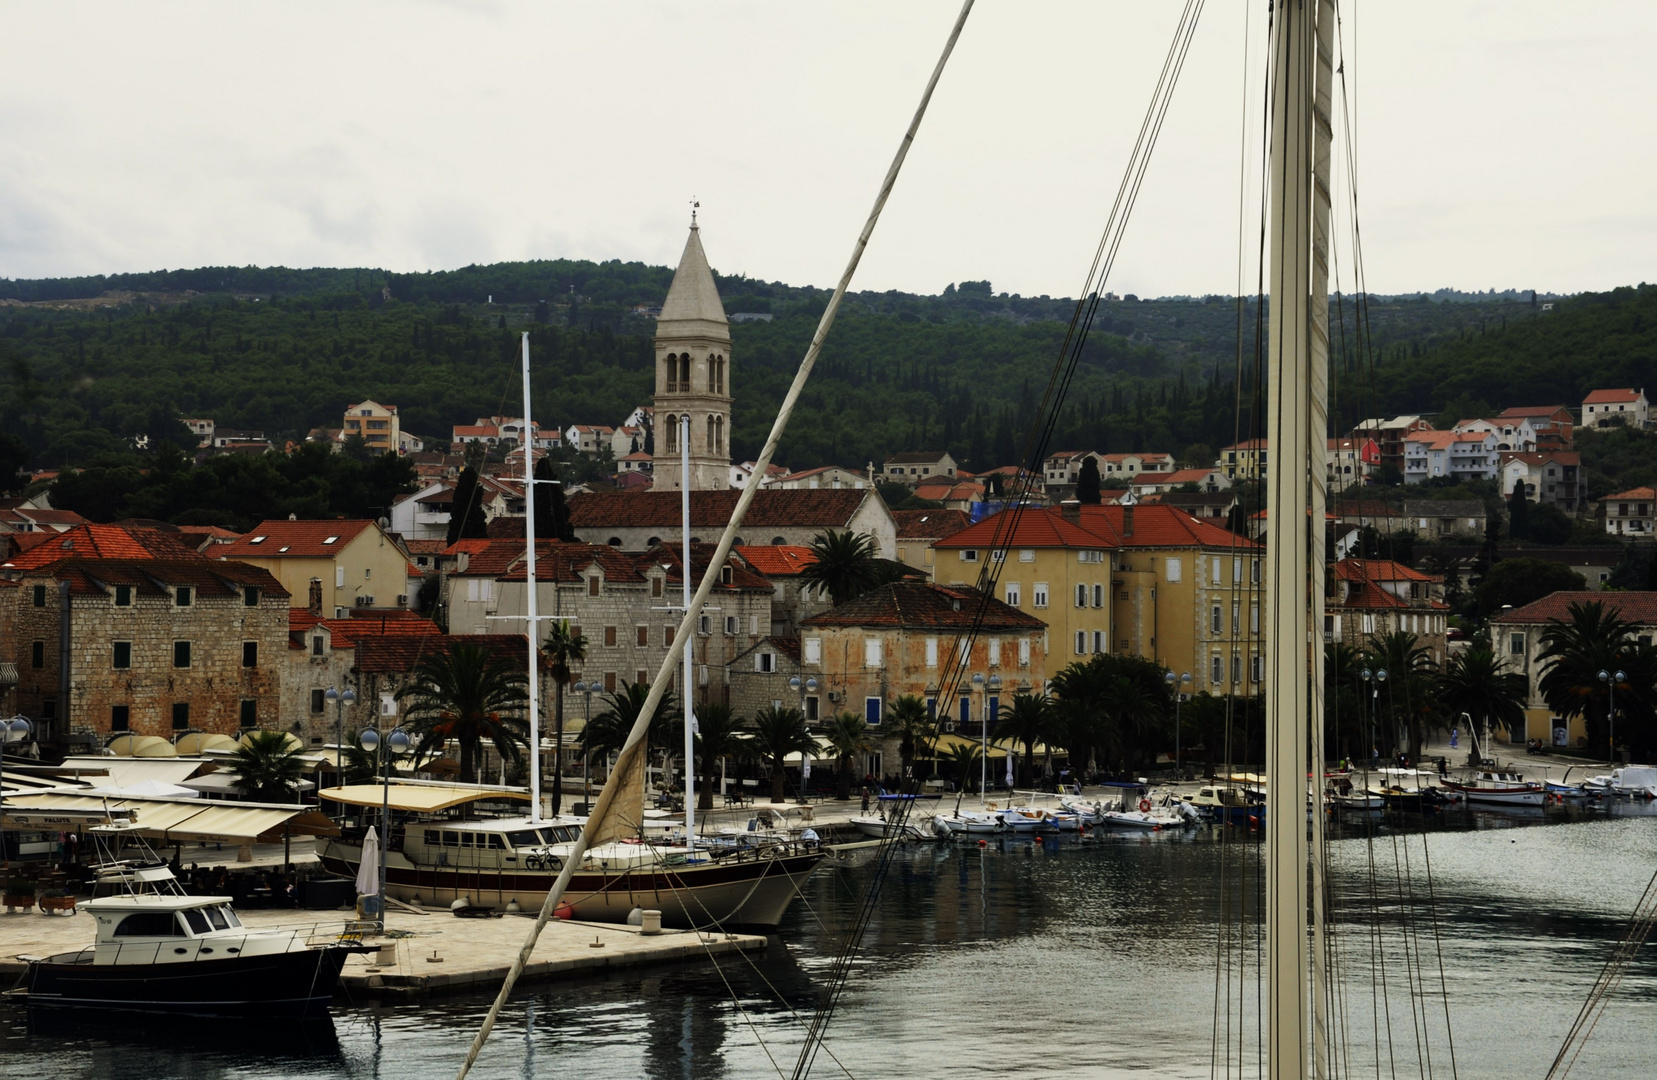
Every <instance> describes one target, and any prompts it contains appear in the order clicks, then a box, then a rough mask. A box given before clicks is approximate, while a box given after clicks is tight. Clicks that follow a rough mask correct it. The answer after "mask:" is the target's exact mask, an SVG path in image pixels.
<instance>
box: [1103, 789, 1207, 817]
mask: <svg viewBox="0 0 1657 1080" xmlns="http://www.w3.org/2000/svg"><path fill="white" fill-rule="evenodd" d="M1104 786H1105V787H1106V788H1109V789H1111V791H1112V792H1113V793H1114V794H1115V795H1116V798H1115V799H1114V800H1111V799H1106V800H1105V801H1104V802H1103V803H1102V804H1101V808H1100V812H1099V818H1100V824H1101V825H1104V826H1105V827H1106V828H1111V829H1177V828H1180V827H1182V826H1185V825H1193V824H1196V823H1197V822H1198V821H1200V820H1201V815H1200V813H1198V812H1197V811H1196V810H1194V809H1192V810H1187V809H1186V808H1185V805H1184V804H1183V803H1180V802H1179V801H1178V800H1175V799H1171V798H1166V797H1165V798H1163V799H1162V800H1160V803H1159V802H1158V800H1155V799H1153V798H1152V794H1151V790H1150V788H1148V787H1146V786H1145V785H1144V784H1140V783H1137V782H1134V781H1126V780H1115V781H1107V782H1106V783H1105V785H1104Z"/></svg>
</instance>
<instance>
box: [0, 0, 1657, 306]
mask: <svg viewBox="0 0 1657 1080" xmlns="http://www.w3.org/2000/svg"><path fill="white" fill-rule="evenodd" d="M957 6H958V5H957V4H956V3H955V2H954V0H944V2H936V3H934V2H921V0H905V2H903V3H891V2H890V0H881V2H871V3H864V4H856V3H835V4H798V3H787V4H785V3H775V2H773V3H767V4H760V3H710V2H707V0H699V2H696V3H675V4H666V3H614V4H585V5H580V6H568V5H555V4H550V3H521V4H519V3H503V2H493V0H452V2H448V3H440V2H426V3H415V2H404V3H397V4H392V3H384V4H377V3H369V2H352V3H337V2H331V3H303V2H294V0H285V2H283V3H280V4H270V3H265V4H230V3H197V4H183V3H166V2H157V0H147V2H145V3H142V4H131V3H76V2H71V0H52V2H51V3H39V2H38V0H28V2H11V0H4V2H0V16H3V19H4V26H5V32H4V34H3V35H0V276H7V277H42V276H57V275H69V274H86V273H106V272H116V271H135V270H149V269H156V268H162V267H169V268H170V267H189V266H200V265H222V264H227V263H228V264H237V265H241V264H259V265H271V264H286V265H289V266H381V267H386V268H389V269H394V270H423V269H444V268H452V267H457V266H464V265H467V264H469V263H487V262H497V261H502V260H512V259H526V258H556V257H572V258H590V259H608V258H621V259H642V260H647V261H650V262H656V263H672V262H673V261H675V260H676V259H677V257H678V253H679V250H680V248H681V247H682V246H683V242H684V232H683V230H684V226H685V225H686V224H687V219H688V217H689V208H688V203H689V200H690V199H691V198H692V197H693V196H694V197H696V198H699V199H700V200H701V202H702V224H703V226H704V228H703V239H704V243H705V246H706V248H707V251H708V255H709V258H710V260H711V261H712V263H713V264H714V266H715V267H716V268H717V269H719V270H720V271H722V272H725V273H738V272H740V273H746V274H749V275H752V276H755V277H761V278H767V279H773V280H781V281H787V282H790V283H795V284H817V285H832V284H833V282H834V280H835V278H836V277H837V276H838V274H839V271H840V268H841V266H842V265H843V263H844V261H845V258H846V256H847V253H848V251H849V249H850V246H851V243H852V240H853V239H854V237H855V235H856V232H857V229H858V227H859V225H860V224H861V222H862V220H863V217H864V215H865V214H866V212H867V209H868V206H869V203H870V201H871V199H872V197H873V195H874V191H875V187H876V185H877V183H878V182H879V179H880V177H881V175H882V173H883V172H884V170H885V168H886V165H887V162H888V160H889V159H890V156H891V154H892V151H893V149H894V148H895V145H896V142H897V139H898V137H899V135H900V134H901V133H902V130H903V127H904V125H905V123H906V122H907V121H908V118H909V116H910V114H911V112H912V110H913V109H914V106H915V102H916V100H917V98H918V96H919V93H920V90H921V87H922V86H923V85H924V82H925V78H926V75H927V73H928V71H929V70H930V68H931V66H932V64H933V62H934V61H935V59H936V57H937V53H938V50H939V49H940V47H941V46H942V43H943V40H944V37H945V35H946V34H947V32H948V29H949V26H950V23H951V22H952V20H953V18H954V15H955V12H956V10H957ZM1264 7H1265V2H1264V0H1252V2H1250V0H1213V2H1211V3H1209V4H1208V7H1207V11H1206V13H1205V15H1204V19H1203V23H1202V25H1201V27H1200V28H1199V31H1198V34H1197V40H1196V43H1195V45H1194V47H1193V49H1192V52H1191V56H1190V60H1189V61H1188V64H1187V67H1186V70H1185V76H1184V79H1183V80H1182V82H1181V84H1180V86H1179V89H1178V93H1177V95H1176V98H1175V102H1174V106H1173V109H1172V111H1171V113H1170V114H1169V119H1168V123H1167V126H1166V128H1165V129H1164V134H1163V138H1162V141H1161V144H1160V145H1159V147H1158V149H1157V154H1156V158H1155V160H1154V162H1153V164H1152V167H1151V171H1150V174H1149V177H1148V180H1147V182H1146V187H1145V192H1144V195H1143V196H1142V197H1141V199H1140V202H1139V205H1138V208H1137V210H1136V212H1135V215H1134V217H1133V220H1132V223H1131V225H1130V228H1129V232H1128V238H1127V242H1126V243H1125V244H1124V246H1123V248H1122V251H1121V254H1120V257H1119V260H1118V263H1117V271H1116V274H1115V276H1114V277H1113V279H1112V285H1113V287H1115V288H1117V289H1118V291H1124V292H1127V291H1131V292H1138V293H1140V294H1143V295H1165V294H1174V293H1209V292H1219V293H1230V292H1232V291H1233V290H1234V289H1235V287H1236V281H1237V275H1238V270H1237V264H1238V241H1237V236H1238V200H1239V173H1240V170H1241V166H1242V163H1241V160H1240V145H1241V143H1242V141H1243V138H1244V132H1245V123H1247V125H1248V130H1249V132H1250V133H1251V134H1252V137H1253V138H1255V139H1256V140H1257V138H1258V121H1257V120H1252V121H1245V117H1244V111H1243V104H1242V102H1243V100H1244V98H1243V95H1242V90H1243V86H1244V77H1245V72H1244V66H1243V64H1244V56H1245V52H1246V51H1247V49H1246V47H1245V14H1247V15H1248V16H1249V20H1250V21H1252V22H1253V23H1255V24H1260V23H1262V22H1263V11H1264ZM1178 14H1179V5H1177V4H1175V3H1172V2H1165V3H1149V4H1146V3H1128V2H1126V0H1110V2H1105V0H1090V2H1085V3H1076V4H1065V3H1057V2H1044V3H1039V4H1031V3H1011V2H1008V0H982V2H981V3H980V4H979V5H978V7H977V9H976V10H975V12H974V13H973V16H972V18H971V19H970V20H969V22H968V25H967V28H966V31H965V33H964V35H963V36H962V39H961V43H960V46H959V48H958V49H957V50H956V53H955V57H954V59H953V61H952V62H951V66H950V68H949V70H948V71H946V73H945V75H944V79H943V82H942V84H941V85H940V87H939V91H938V94H937V96H936V97H935V98H934V101H933V106H932V111H931V113H930V114H929V116H928V118H927V121H926V123H925V125H924V126H923V127H922V129H921V134H920V137H919V140H918V141H917V144H916V146H915V148H914V151H913V152H912V153H911V155H910V158H909V164H908V167H907V169H906V171H905V173H904V175H903V177H902V178H901V179H900V181H899V184H898V188H897V191H896V194H895V195H894V197H893V198H892V200H891V202H890V203H889V204H888V207H887V210H886V214H885V217H884V218H883V220H882V223H881V226H880V229H879V230H878V231H877V233H876V236H875V240H874V243H873V245H872V247H871V249H870V251H869V254H868V256H867V257H866V258H865V259H864V262H863V267H862V270H861V272H860V276H859V278H858V281H857V282H856V287H860V288H871V289H888V288H897V289H904V290H912V291H919V292H935V291H937V290H939V289H941V288H942V287H943V286H944V285H946V284H948V283H949V282H952V281H959V280H966V279H983V278H988V279H990V280H991V281H992V282H993V283H994V286H995V288H996V289H997V290H998V291H1002V290H1005V291H1012V292H1020V293H1024V294H1027V295H1037V294H1043V293H1047V294H1051V295H1055V296H1058V295H1066V296H1068V295H1073V294H1074V293H1075V292H1076V291H1077V289H1078V288H1079V287H1080V283H1081V280H1082V277H1083V274H1084V271H1085V269H1086V264H1087V260H1088V258H1089V256H1090V254H1091V252H1092V249H1093V246H1094V244H1095V243H1096V242H1097V239H1098V233H1099V230H1100V229H1101V227H1102V225H1103V223H1104V220H1105V216H1106V213H1107V211H1108V209H1109V198H1110V196H1111V194H1112V193H1114V191H1115V189H1116V185H1117V183H1118V180H1119V178H1120V176H1121V173H1122V169H1123V167H1124V164H1125V162H1126V156H1127V153H1128V149H1129V147H1130V145H1131V140H1132V138H1133V135H1134V133H1135V132H1136V130H1137V128H1138V125H1139V120H1140V117H1141V115H1142V113H1143V111H1144V109H1145V105H1146V102H1147V100H1148V99H1149V97H1150V94H1151V90H1152V87H1153V84H1154V80H1155V75H1156V71H1157V69H1158V68H1159V67H1160V65H1161V62H1162V57H1163V54H1164V53H1165V51H1166V50H1167V47H1168V42H1169V39H1170V37H1171V35H1172V32H1173V28H1174V25H1175V22H1176V20H1177V18H1178ZM1343 22H1344V30H1345V39H1346V51H1345V64H1346V76H1347V79H1348V86H1349V87H1351V86H1352V85H1353V81H1354V80H1355V81H1356V106H1357V117H1358V119H1357V125H1356V129H1357V133H1358V139H1357V156H1358V170H1357V171H1358V179H1359V196H1360V199H1359V209H1360V223H1361V226H1362V229H1363V237H1364V250H1365V256H1366V260H1367V263H1366V265H1367V271H1368V278H1369V285H1370V287H1371V288H1372V289H1376V290H1378V291H1383V292H1397V291H1406V290H1415V289H1432V288H1436V287H1440V286H1453V287H1457V288H1463V289H1483V288H1488V287H1496V288H1507V287H1517V288H1539V289H1544V290H1554V291H1561V292H1574V291H1580V290H1584V289H1601V288H1608V287H1611V286H1615V285H1619V284H1632V283H1636V282H1639V281H1643V280H1646V279H1648V278H1657V272H1654V271H1653V270H1652V269H1651V264H1652V261H1653V253H1654V252H1657V209H1654V206H1657V203H1654V199H1653V195H1654V190H1653V189H1654V187H1657V160H1654V159H1657V139H1654V138H1653V135H1654V128H1657V120H1654V118H1653V117H1654V108H1653V105H1654V103H1657V63H1654V62H1653V59H1652V58H1653V57H1654V56H1657V4H1651V3H1649V2H1630V0H1620V2H1617V0H1614V2H1606V3H1599V4H1592V5H1588V4H1575V3H1560V2H1558V0H1548V2H1542V0H1504V2H1500V3H1497V2H1491V3H1472V2H1468V3H1454V2H1450V0H1385V2H1383V3H1375V2H1373V0H1364V2H1362V3H1357V2H1349V3H1348V4H1347V6H1346V7H1345V9H1344V13H1343ZM1261 34H1262V27H1261V26H1259V25H1256V26H1255V27H1254V29H1253V30H1252V31H1251V33H1250V38H1249V40H1250V41H1251V42H1253V45H1254V50H1253V51H1254V60H1252V61H1251V64H1254V65H1257V63H1258V52H1259V48H1258V46H1259V41H1260V38H1261ZM1354 38H1355V41H1354ZM1248 80H1249V83H1250V90H1251V92H1250V94H1249V98H1250V99H1251V100H1252V99H1257V98H1258V97H1259V94H1260V90H1259V81H1260V80H1259V73H1258V71H1257V70H1256V67H1255V66H1251V67H1250V68H1249V70H1248ZM1342 260H1343V267H1344V266H1347V265H1349V259H1348V258H1347V257H1346V256H1343V257H1342ZM1251 276H1252V275H1251ZM1249 287H1250V286H1248V285H1245V288H1249ZM1348 287H1350V286H1348Z"/></svg>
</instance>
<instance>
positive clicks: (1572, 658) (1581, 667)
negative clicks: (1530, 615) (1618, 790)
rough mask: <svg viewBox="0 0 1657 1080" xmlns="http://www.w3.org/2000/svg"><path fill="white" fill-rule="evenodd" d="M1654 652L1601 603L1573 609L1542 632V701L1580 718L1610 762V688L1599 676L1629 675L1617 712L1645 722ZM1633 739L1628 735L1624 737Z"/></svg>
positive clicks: (1619, 693) (1562, 713)
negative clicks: (1640, 642) (1637, 641)
mask: <svg viewBox="0 0 1657 1080" xmlns="http://www.w3.org/2000/svg"><path fill="white" fill-rule="evenodd" d="M1651 653H1652V650H1651V647H1650V646H1640V645H1638V644H1636V642H1635V641H1634V627H1633V625H1632V624H1630V623H1627V622H1624V621H1623V619H1622V618H1621V617H1620V616H1619V615H1618V614H1617V613H1616V612H1614V611H1610V610H1607V609H1606V606H1605V604H1604V603H1603V602H1602V601H1599V600H1592V601H1589V602H1587V603H1575V604H1572V605H1571V606H1570V608H1569V609H1568V611H1567V613H1566V618H1565V619H1563V620H1560V619H1550V620H1548V628H1547V629H1546V630H1544V631H1543V632H1542V652H1541V654H1540V655H1539V656H1538V661H1539V662H1540V663H1541V664H1542V665H1543V666H1544V670H1543V672H1542V679H1541V682H1540V684H1539V686H1538V689H1540V690H1541V691H1542V700H1543V701H1545V702H1546V703H1547V705H1548V708H1549V709H1552V710H1553V711H1554V712H1555V713H1557V714H1559V715H1560V716H1566V717H1570V716H1581V717H1582V720H1583V725H1584V726H1585V727H1586V728H1587V730H1588V741H1589V743H1590V745H1593V746H1595V747H1599V748H1604V749H1606V750H1607V754H1606V756H1607V757H1610V756H1611V754H1610V749H1611V748H1610V746H1609V740H1610V723H1609V721H1610V708H1611V700H1610V698H1611V687H1610V681H1609V680H1607V681H1605V682H1602V681H1601V680H1600V677H1599V673H1600V672H1602V671H1606V672H1614V671H1622V672H1624V673H1625V674H1627V675H1628V676H1629V677H1628V678H1627V679H1626V680H1624V681H1623V682H1620V683H1618V684H1617V713H1618V715H1624V714H1627V713H1632V714H1634V715H1636V716H1639V717H1641V718H1642V719H1644V718H1645V717H1647V716H1648V715H1649V714H1650V712H1651V706H1652V682H1653V674H1654V673H1653V671H1652V670H1651V667H1652V663H1653V660H1652V656H1651ZM1628 734H1629V732H1627V731H1626V730H1625V734H1624V737H1625V738H1626V737H1627V735H1628ZM1642 741H1643V740H1642Z"/></svg>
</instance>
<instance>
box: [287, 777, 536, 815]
mask: <svg viewBox="0 0 1657 1080" xmlns="http://www.w3.org/2000/svg"><path fill="white" fill-rule="evenodd" d="M317 795H318V796H319V797H320V798H323V799H327V800H329V801H330V802H337V803H344V804H346V805H347V806H368V807H373V808H375V809H378V808H379V807H380V806H382V805H384V803H385V802H386V799H387V795H386V788H385V786H384V785H383V784H348V785H346V786H345V787H331V788H323V789H322V790H321V791H319V792H317ZM496 799H515V800H517V801H519V802H528V801H529V792H527V791H522V790H519V789H517V788H487V787H476V786H470V785H468V786H462V785H458V784H392V785H391V793H390V803H391V808H392V809H393V810H401V811H403V812H405V813H410V814H433V813H436V812H437V811H439V810H447V809H449V808H450V807H454V806H464V805H466V804H467V803H475V802H489V801H492V800H496Z"/></svg>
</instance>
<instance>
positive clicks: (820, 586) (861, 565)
mask: <svg viewBox="0 0 1657 1080" xmlns="http://www.w3.org/2000/svg"><path fill="white" fill-rule="evenodd" d="M811 551H812V554H814V555H816V556H817V559H816V561H815V562H813V563H812V564H811V565H809V566H807V567H805V568H804V569H803V570H801V571H800V580H801V581H802V582H804V583H805V584H806V585H808V586H814V587H816V589H817V591H818V592H820V593H827V594H828V597H829V599H830V600H831V601H832V602H833V603H834V606H835V607H839V606H840V605H841V604H844V603H846V602H847V601H848V600H855V599H857V598H858V597H859V596H862V595H863V594H864V593H866V592H868V591H869V590H871V589H874V588H876V587H878V586H879V585H880V583H881V581H882V579H883V578H884V577H885V571H884V569H883V568H882V567H881V564H880V557H879V554H878V551H877V549H876V548H875V541H874V537H872V536H869V535H868V534H866V533H854V532H852V531H851V530H849V529H848V530H846V531H844V532H835V531H834V530H833V529H830V530H828V531H827V532H823V533H819V534H818V535H817V537H816V538H815V539H813V540H812V541H811Z"/></svg>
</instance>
